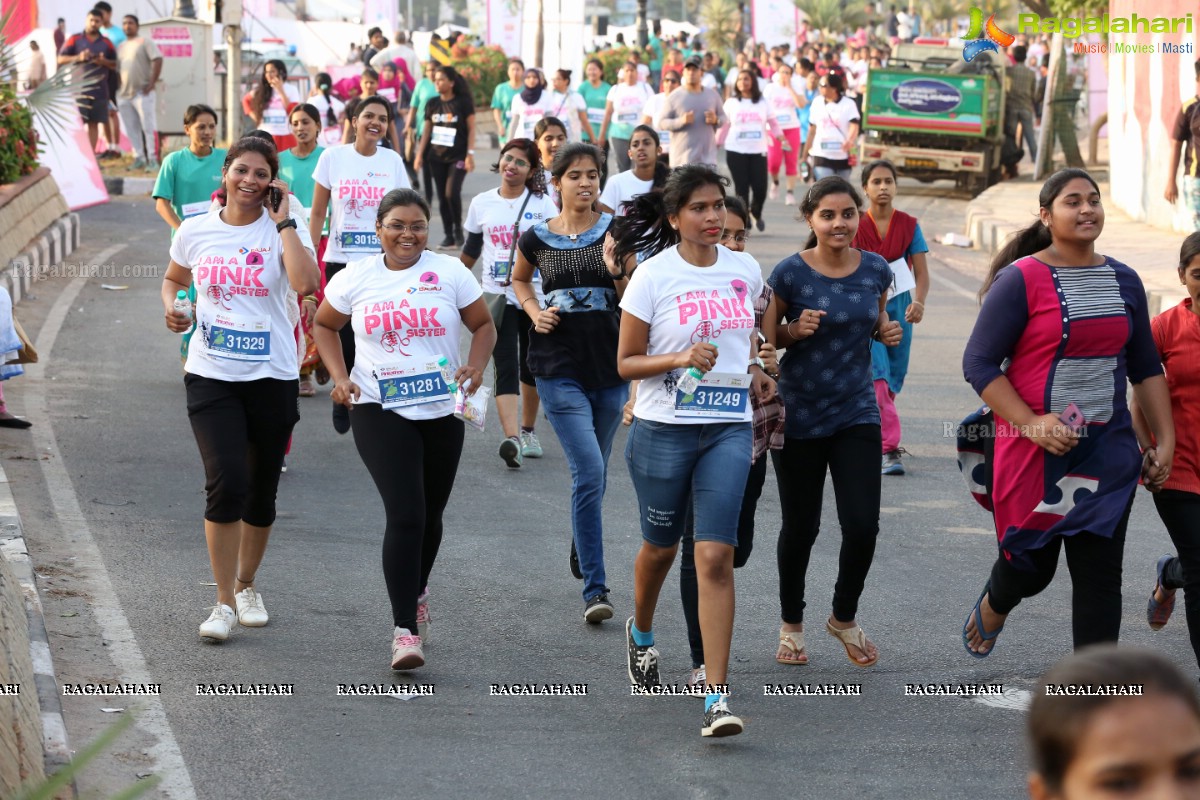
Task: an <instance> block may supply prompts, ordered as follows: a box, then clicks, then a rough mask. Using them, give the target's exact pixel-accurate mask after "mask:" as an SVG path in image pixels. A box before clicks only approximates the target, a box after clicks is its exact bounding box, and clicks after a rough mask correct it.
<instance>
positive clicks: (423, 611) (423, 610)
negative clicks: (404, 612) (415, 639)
mask: <svg viewBox="0 0 1200 800" xmlns="http://www.w3.org/2000/svg"><path fill="white" fill-rule="evenodd" d="M430 622H433V616H432V615H431V614H430V613H429V590H428V589H426V590H425V591H424V592H422V593H421V596H420V597H418V598H417V636H419V637H421V641H422V642H424V643H425V644H429V623H430Z"/></svg>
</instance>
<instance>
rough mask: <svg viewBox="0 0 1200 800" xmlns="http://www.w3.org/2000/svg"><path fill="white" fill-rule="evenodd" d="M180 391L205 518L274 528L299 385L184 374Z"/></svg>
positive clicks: (295, 418)
mask: <svg viewBox="0 0 1200 800" xmlns="http://www.w3.org/2000/svg"><path fill="white" fill-rule="evenodd" d="M183 385H184V388H185V389H186V390H187V411H188V420H189V421H190V422H191V423H192V433H193V434H195V436H196V444H197V445H199V446H200V457H201V458H202V459H203V460H204V476H205V483H204V489H205V491H206V492H207V494H208V504H207V506H206V507H205V509H204V518H205V519H206V520H208V521H209V522H216V523H230V522H239V521H241V522H244V523H246V524H247V525H253V526H255V527H258V528H266V527H268V526H270V525H272V524H273V523H274V522H275V495H276V493H277V492H278V490H279V473H280V469H281V468H282V467H283V455H284V452H285V451H286V450H287V445H288V440H289V439H290V438H291V435H292V428H293V427H295V425H296V423H297V422H298V421H299V420H300V408H299V403H298V399H299V394H300V384H299V381H298V380H296V379H293V380H287V381H285V380H280V379H278V378H260V379H259V380H256V381H220V380H216V379H214V378H205V377H203V376H201V375H193V374H191V373H188V374H187V375H185V376H184V378H183Z"/></svg>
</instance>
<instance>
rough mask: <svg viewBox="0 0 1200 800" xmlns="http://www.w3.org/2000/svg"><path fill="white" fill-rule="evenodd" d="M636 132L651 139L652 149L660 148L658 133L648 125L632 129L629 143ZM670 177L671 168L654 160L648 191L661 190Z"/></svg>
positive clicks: (660, 142)
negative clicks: (652, 178)
mask: <svg viewBox="0 0 1200 800" xmlns="http://www.w3.org/2000/svg"><path fill="white" fill-rule="evenodd" d="M638 131H641V132H642V133H644V134H646V135H647V136H649V137H650V138H651V139H653V140H654V147H655V148H656V149H657V148H661V147H662V140H661V139H659V138H658V131H656V130H654V128H652V127H651V126H649V125H638V126H637V127H636V128H634V129H633V133H631V134H629V141H631V142H632V141H633V137H634V136H636V135H637V132H638ZM670 175H671V168H670V167H668V166H667V165H666V164H664V163H663V160H662V159H661V158H655V159H654V183H653V184H651V186H650V189H651V190H654V189H661V188H663V186H666V184H667V178H668V177H670ZM614 210H617V209H614Z"/></svg>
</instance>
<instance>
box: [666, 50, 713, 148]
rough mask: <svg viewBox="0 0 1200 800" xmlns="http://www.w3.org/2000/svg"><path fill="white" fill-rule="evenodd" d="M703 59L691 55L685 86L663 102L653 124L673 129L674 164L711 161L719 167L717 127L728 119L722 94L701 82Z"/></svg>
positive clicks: (687, 62) (667, 129)
mask: <svg viewBox="0 0 1200 800" xmlns="http://www.w3.org/2000/svg"><path fill="white" fill-rule="evenodd" d="M701 65H702V62H701V59H700V57H699V56H692V57H690V58H689V59H688V60H687V61H686V62H685V63H684V69H683V90H682V91H678V92H672V93H671V94H670V95H668V96H667V99H666V100H665V101H664V102H663V110H662V114H661V115H660V116H659V118H658V120H657V122H656V123H655V125H654V127H655V128H658V129H660V130H665V131H670V132H671V158H670V164H671V168H672V169H674V168H675V167H681V166H683V165H684V164H708V165H709V166H711V167H713V168H714V169H715V168H716V164H717V131H718V130H719V129H720V128H721V126H723V125H724V124H725V122H726V119H725V111H724V110H723V109H722V108H721V95H719V94H717V92H715V91H713V90H712V89H705V88H704V87H703V86H701V85H700V80H701V78H702V77H703V75H704V73H703V72H702V71H701Z"/></svg>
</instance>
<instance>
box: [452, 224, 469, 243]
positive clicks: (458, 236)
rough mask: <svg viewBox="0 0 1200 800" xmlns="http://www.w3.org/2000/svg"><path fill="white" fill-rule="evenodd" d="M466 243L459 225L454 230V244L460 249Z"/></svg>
mask: <svg viewBox="0 0 1200 800" xmlns="http://www.w3.org/2000/svg"><path fill="white" fill-rule="evenodd" d="M466 243H467V237H466V236H464V235H463V229H462V226H461V225H459V226H458V227H457V228H455V229H454V244H455V246H456V247H462V246H463V245H464V244H466Z"/></svg>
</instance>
